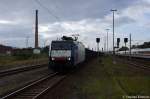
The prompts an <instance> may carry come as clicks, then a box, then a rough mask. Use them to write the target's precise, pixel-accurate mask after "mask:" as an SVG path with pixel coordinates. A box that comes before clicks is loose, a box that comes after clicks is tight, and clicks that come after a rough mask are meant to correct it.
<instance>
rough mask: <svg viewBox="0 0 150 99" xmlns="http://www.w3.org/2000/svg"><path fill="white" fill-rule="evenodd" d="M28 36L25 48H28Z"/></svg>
mask: <svg viewBox="0 0 150 99" xmlns="http://www.w3.org/2000/svg"><path fill="white" fill-rule="evenodd" d="M28 43H29V36H27V37H26V48H28Z"/></svg>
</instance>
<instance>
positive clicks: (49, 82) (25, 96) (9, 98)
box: [0, 73, 66, 99]
mask: <svg viewBox="0 0 150 99" xmlns="http://www.w3.org/2000/svg"><path fill="white" fill-rule="evenodd" d="M65 77H66V75H58V73H54V74H50V75H48V76H47V77H45V78H42V79H40V80H38V81H35V82H33V83H31V84H29V85H27V86H25V87H23V88H21V89H19V90H17V91H15V92H12V93H10V94H8V95H6V96H4V97H1V98H0V99H39V98H42V95H44V94H45V93H46V92H47V91H48V90H51V89H52V88H54V87H55V86H57V85H58V84H59V82H61V81H62V80H63V79H64V78H65Z"/></svg>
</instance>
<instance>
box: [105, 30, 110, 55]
mask: <svg viewBox="0 0 150 99" xmlns="http://www.w3.org/2000/svg"><path fill="white" fill-rule="evenodd" d="M109 30H110V29H106V31H107V53H108V31H109Z"/></svg>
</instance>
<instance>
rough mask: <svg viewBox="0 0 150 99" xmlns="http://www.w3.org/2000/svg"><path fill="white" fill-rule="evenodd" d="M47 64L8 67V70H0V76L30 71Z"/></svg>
mask: <svg viewBox="0 0 150 99" xmlns="http://www.w3.org/2000/svg"><path fill="white" fill-rule="evenodd" d="M46 66H47V65H46V64H39V65H31V66H23V67H19V68H13V69H8V70H4V71H0V77H4V76H8V75H12V74H17V73H20V72H24V71H29V70H33V69H37V68H43V67H46Z"/></svg>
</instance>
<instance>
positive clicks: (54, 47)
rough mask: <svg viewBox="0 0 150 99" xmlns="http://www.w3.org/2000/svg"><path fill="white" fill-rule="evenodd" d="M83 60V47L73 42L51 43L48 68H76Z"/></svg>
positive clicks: (79, 43) (58, 41) (57, 41)
mask: <svg viewBox="0 0 150 99" xmlns="http://www.w3.org/2000/svg"><path fill="white" fill-rule="evenodd" d="M84 60H85V47H84V45H83V44H82V43H81V42H78V41H74V40H56V41H52V42H51V47H50V50H49V68H50V69H52V70H63V69H67V68H73V67H76V66H77V65H78V64H80V63H82V62H83V61H84Z"/></svg>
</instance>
